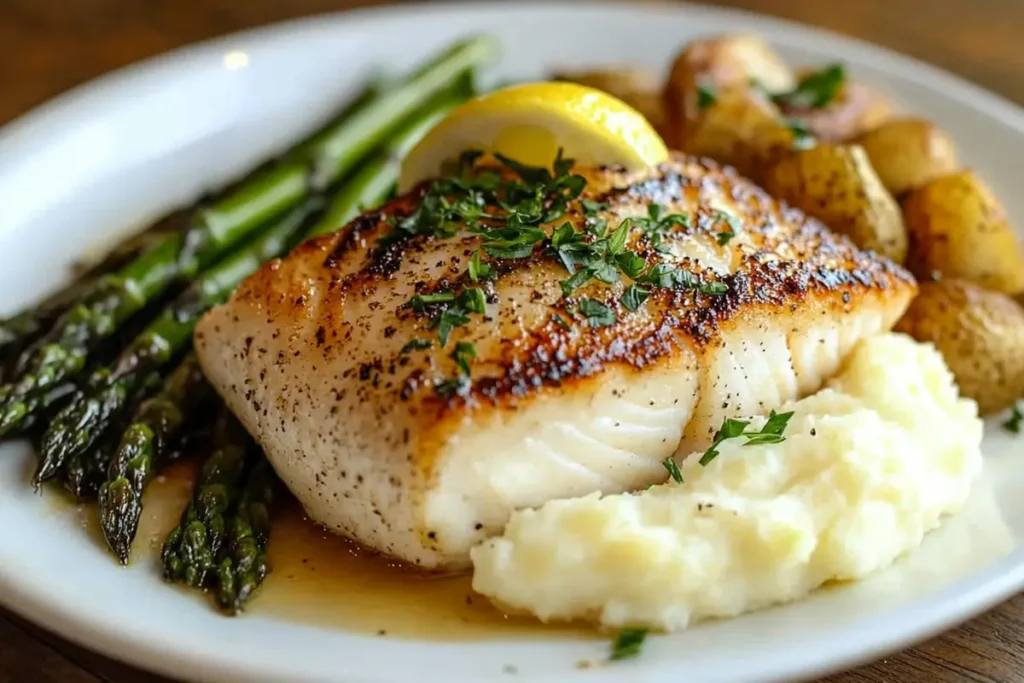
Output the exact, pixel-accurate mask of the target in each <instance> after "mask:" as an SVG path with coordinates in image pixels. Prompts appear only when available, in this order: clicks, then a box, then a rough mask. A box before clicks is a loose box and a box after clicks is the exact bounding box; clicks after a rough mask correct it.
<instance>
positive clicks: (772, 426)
mask: <svg viewBox="0 0 1024 683" xmlns="http://www.w3.org/2000/svg"><path fill="white" fill-rule="evenodd" d="M791 417H793V413H792V412H789V413H776V412H775V411H774V410H773V411H772V412H771V414H769V415H768V421H767V422H765V424H764V427H762V428H761V431H757V432H754V431H750V432H748V431H745V430H746V428H747V427H748V426H749V425H750V421H749V420H733V419H731V418H727V419H726V420H725V421H724V422H723V423H722V427H721V428H720V429H719V430H718V431H717V432H715V438H714V441H713V442H712V444H711V447H710V448H708V449H707V450H706V451H704V455H702V456H701V458H700V464H701V465H707V464H708V463H710V462H711V461H712V460H714V459H715V458H717V457H718V446H719V445H721V443H722V442H723V441H725V440H727V439H735V438H738V437H744V438H746V440H747V442H746V443H745V444H743V445H744V446H757V445H761V444H773V443H782V442H783V441H785V440H786V437H784V436H783V435H782V432H784V431H785V430H786V425H787V424H789V419H790V418H791Z"/></svg>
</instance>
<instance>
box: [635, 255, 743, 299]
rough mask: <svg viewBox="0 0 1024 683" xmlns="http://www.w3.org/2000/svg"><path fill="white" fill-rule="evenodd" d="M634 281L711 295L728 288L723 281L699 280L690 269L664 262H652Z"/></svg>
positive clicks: (725, 290) (723, 291) (720, 292)
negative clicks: (648, 268)
mask: <svg viewBox="0 0 1024 683" xmlns="http://www.w3.org/2000/svg"><path fill="white" fill-rule="evenodd" d="M636 281H637V282H639V283H640V284H649V285H651V286H652V287H660V288H662V289H684V290H693V291H698V292H700V293H701V294H711V295H718V294H724V293H725V292H727V291H728V290H729V288H728V286H727V285H726V284H725V283H724V282H701V281H700V280H698V279H697V276H696V275H694V274H693V273H691V272H690V271H688V270H683V269H682V268H678V267H676V266H673V265H672V264H671V263H665V262H661V263H656V264H654V265H653V266H651V268H650V270H648V271H647V272H646V273H644V274H642V275H641V276H640V277H638V278H636Z"/></svg>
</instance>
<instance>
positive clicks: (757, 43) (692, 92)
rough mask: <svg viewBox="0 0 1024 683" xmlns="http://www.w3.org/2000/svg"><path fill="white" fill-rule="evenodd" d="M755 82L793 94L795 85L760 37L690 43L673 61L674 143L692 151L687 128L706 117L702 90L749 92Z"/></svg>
mask: <svg viewBox="0 0 1024 683" xmlns="http://www.w3.org/2000/svg"><path fill="white" fill-rule="evenodd" d="M751 80H756V81H757V82H758V83H760V84H762V85H763V86H764V87H765V88H767V89H768V91H769V92H781V91H786V90H790V89H792V88H793V86H794V85H795V83H796V79H795V77H794V75H793V71H792V70H791V69H790V68H789V66H787V65H786V63H785V62H784V61H783V59H782V57H780V56H779V55H778V54H777V53H776V52H775V51H774V50H773V49H772V48H771V47H769V46H768V44H767V43H766V42H765V41H764V40H763V39H762V38H760V37H758V36H753V35H733V36H719V37H716V38H708V39H704V40H695V41H693V42H691V43H689V44H688V45H687V46H686V47H685V48H684V49H683V50H682V52H680V53H679V55H678V56H677V57H676V59H675V61H674V62H673V64H672V70H671V72H670V74H669V77H668V81H667V82H666V84H665V91H664V108H665V117H666V122H667V127H668V128H669V129H670V130H671V135H672V137H671V138H669V139H668V140H667V142H668V143H669V145H670V146H672V147H674V148H675V149H678V150H681V151H689V150H687V149H686V147H685V143H686V138H687V137H688V136H689V135H690V134H689V132H688V131H687V128H688V127H689V126H690V125H691V124H692V123H693V122H694V121H696V120H697V119H698V118H699V117H700V115H701V110H700V106H699V99H700V98H699V94H698V87H707V88H711V89H712V90H714V91H715V92H716V94H720V93H722V92H724V91H729V90H750V89H751V88H750V83H751Z"/></svg>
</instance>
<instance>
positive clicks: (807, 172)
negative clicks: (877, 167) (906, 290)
mask: <svg viewBox="0 0 1024 683" xmlns="http://www.w3.org/2000/svg"><path fill="white" fill-rule="evenodd" d="M764 186H765V189H766V190H768V192H769V193H771V194H773V195H775V196H776V197H777V198H779V199H782V200H785V201H786V202H787V203H789V204H790V205H791V206H796V207H799V208H801V209H803V210H804V211H805V212H806V213H807V214H808V215H811V216H814V217H815V218H817V219H818V220H820V221H822V222H823V223H825V225H827V226H828V227H829V228H831V229H832V230H835V231H836V232H839V233H842V234H844V235H846V236H848V237H849V238H850V239H851V240H853V242H854V244H856V245H857V246H858V247H860V248H862V249H871V250H873V251H875V252H878V253H879V254H882V255H883V256H887V257H889V258H890V259H892V260H893V261H895V262H896V263H903V260H904V259H905V258H906V255H907V231H906V228H905V227H904V225H903V216H902V215H901V214H900V207H899V204H897V203H896V200H895V199H893V197H892V195H890V194H889V192H888V191H887V190H886V189H885V187H884V186H883V185H882V181H881V180H879V179H878V174H876V173H875V171H874V169H873V168H871V162H870V161H868V156H867V154H865V153H864V150H863V149H862V148H861V147H859V146H857V145H833V144H820V145H817V146H815V147H812V148H810V149H805V150H800V151H797V152H793V153H791V154H789V155H787V156H786V157H784V158H783V159H782V160H781V161H779V162H778V163H776V164H775V165H774V166H772V167H771V168H769V169H767V171H766V173H765V178H764Z"/></svg>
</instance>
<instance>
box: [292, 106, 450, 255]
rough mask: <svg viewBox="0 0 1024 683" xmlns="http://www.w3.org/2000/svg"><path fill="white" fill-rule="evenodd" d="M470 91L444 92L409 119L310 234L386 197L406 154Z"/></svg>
mask: <svg viewBox="0 0 1024 683" xmlns="http://www.w3.org/2000/svg"><path fill="white" fill-rule="evenodd" d="M468 95H469V93H466V94H463V93H460V92H450V93H444V94H443V95H442V96H440V97H437V98H434V100H433V101H432V102H430V103H428V104H427V106H425V107H424V108H422V109H421V110H420V111H418V112H416V114H414V115H413V116H412V117H411V118H410V119H408V120H407V121H406V122H405V124H404V126H403V127H402V128H401V130H399V131H398V132H396V133H395V135H394V136H393V137H392V138H390V139H389V140H388V142H387V143H386V144H385V145H384V146H383V147H382V148H381V149H379V150H378V151H377V152H376V153H375V154H374V155H373V156H371V157H370V158H369V159H368V160H367V161H366V162H364V164H363V165H362V166H361V167H360V168H359V170H358V171H356V173H355V175H353V177H352V178H351V179H350V180H349V181H347V182H346V183H345V184H344V187H342V189H341V191H340V192H338V194H337V196H336V197H335V199H334V201H333V202H332V203H331V205H330V208H328V210H327V212H326V213H325V214H324V216H323V218H321V219H320V220H319V221H318V222H317V224H316V225H315V226H313V228H312V230H311V231H310V233H309V236H310V237H313V236H316V235H322V234H326V233H329V232H333V231H334V230H338V229H339V228H341V227H342V226H344V225H346V224H347V223H349V222H350V221H351V220H352V219H354V218H355V217H356V216H358V215H359V213H360V211H362V210H364V209H368V208H371V207H376V206H379V205H380V204H382V203H383V202H384V201H386V200H387V198H388V197H390V196H391V194H392V193H393V192H394V189H395V185H396V183H397V182H398V172H399V170H400V168H401V164H402V159H403V158H405V155H406V154H407V153H408V152H409V150H410V149H412V148H413V147H414V146H415V145H416V143H417V142H419V141H420V140H421V139H423V136H424V135H426V134H427V132H428V131H429V130H430V129H431V128H433V127H434V126H435V125H436V124H437V122H438V121H440V120H441V119H442V118H444V117H445V115H447V114H448V112H450V111H451V110H452V109H454V108H455V107H456V106H457V105H459V104H460V103H462V102H464V101H465V100H466V99H467V97H468Z"/></svg>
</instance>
